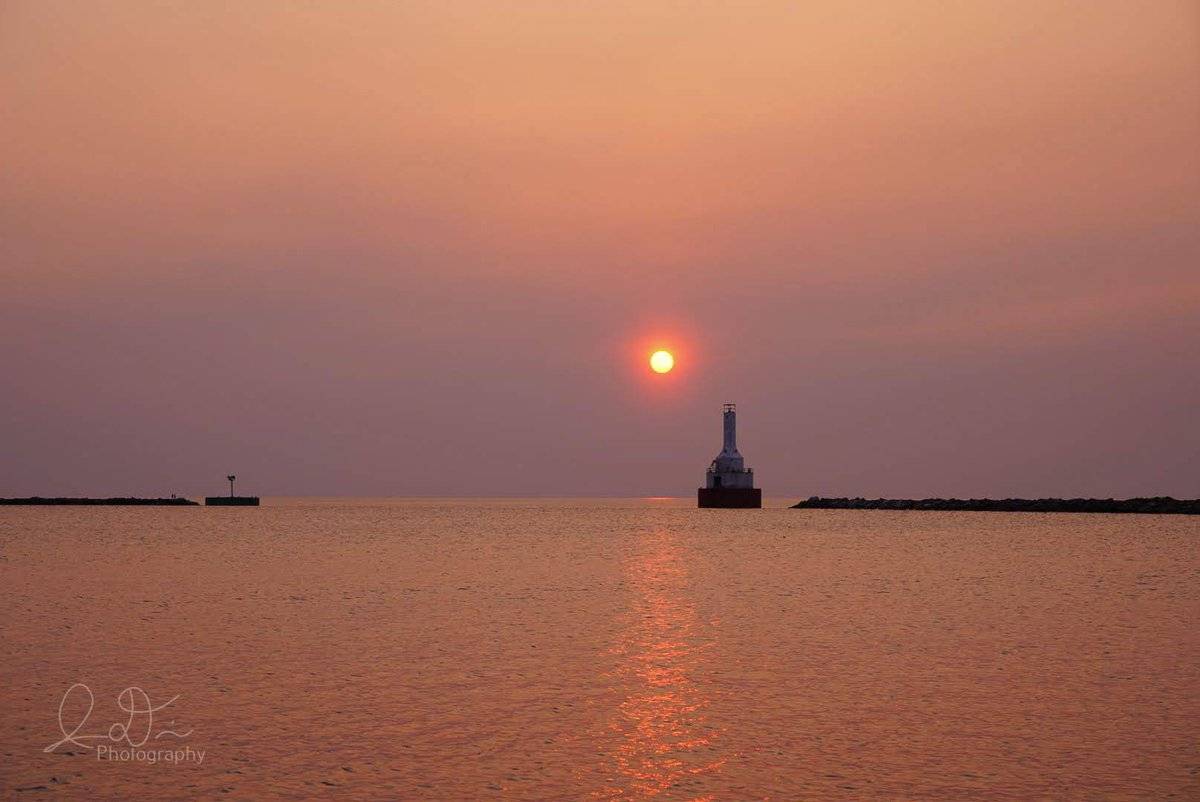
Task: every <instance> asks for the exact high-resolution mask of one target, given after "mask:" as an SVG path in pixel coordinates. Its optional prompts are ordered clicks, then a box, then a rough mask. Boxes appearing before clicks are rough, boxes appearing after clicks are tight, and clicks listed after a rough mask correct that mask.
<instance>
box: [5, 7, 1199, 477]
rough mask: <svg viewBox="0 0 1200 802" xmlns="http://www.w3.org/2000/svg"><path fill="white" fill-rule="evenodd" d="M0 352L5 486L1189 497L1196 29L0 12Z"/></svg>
mask: <svg viewBox="0 0 1200 802" xmlns="http://www.w3.org/2000/svg"><path fill="white" fill-rule="evenodd" d="M0 342H2V343H3V350H2V351H0V376H2V377H3V379H2V381H3V385H2V392H0V445H2V447H3V448H2V453H3V456H2V457H0V495H26V494H33V493H41V494H57V493H64V494H93V495H95V494H109V493H122V494H125V493H128V494H154V493H170V492H179V493H186V494H203V493H205V492H220V491H221V489H222V487H223V485H224V482H223V477H224V475H225V474H226V473H228V472H230V471H233V472H236V473H238V474H239V475H241V476H242V477H243V478H244V489H245V490H246V491H247V492H251V491H256V492H260V493H263V494H297V495H298V494H347V495H491V494H497V495H500V494H503V495H513V494H529V495H571V494H581V495H590V494H606V495H625V494H629V495H654V494H685V493H690V492H693V490H694V488H695V487H696V486H697V485H698V484H700V482H701V480H702V478H703V472H704V468H705V467H706V465H707V463H708V461H709V460H710V459H711V458H712V457H713V456H714V455H715V453H716V451H717V450H718V449H719V446H720V408H721V403H722V402H724V401H727V400H733V401H737V402H738V404H739V409H740V410H741V433H742V437H741V445H742V447H743V451H744V453H745V455H746V457H747V461H748V463H749V464H750V465H751V466H752V467H754V468H755V469H756V471H757V472H758V475H759V478H760V483H761V484H762V486H763V487H764V488H765V492H766V493H767V495H769V496H787V497H802V496H807V495H811V494H821V495H843V494H848V495H893V496H913V495H915V496H926V495H959V496H964V495H993V496H996V495H1001V496H1006V495H1026V496H1028V495H1097V496H1126V495H1144V494H1172V495H1176V496H1187V497H1195V496H1197V495H1200V425H1197V421H1198V420H1200V415H1198V413H1197V410H1200V369H1197V365H1200V11H1198V10H1197V6H1196V4H1195V3H1192V2H1177V3H1173V2H1166V1H1164V2H1155V3H1138V2H1122V3H1114V2H1095V1H1094V0H1093V1H1089V2H1078V3H1071V2H1066V3H1052V4H1051V3H1045V2H1025V3H1011V2H1004V3H1001V2H996V3H982V2H980V3H966V4H943V3H934V2H878V3H857V4H842V3H829V4H809V3H791V2H766V3H675V2H672V3H665V2H664V3H655V2H646V1H645V0H641V1H639V2H628V3H620V2H618V3H613V2H608V3H565V2H561V0H555V2H530V3H518V4H507V3H470V2H444V1H441V2H429V3H403V2H379V3H370V2H356V3H334V2H329V3H306V4H291V3H245V4H203V3H199V4H191V3H149V2H147V3H139V2H121V3H106V2H89V3H68V2H54V1H52V0H37V2H32V1H30V2H24V1H23V0H16V2H13V1H12V0H10V1H9V2H6V3H4V5H3V6H0ZM657 344H668V345H670V346H672V347H673V348H674V349H675V350H676V352H677V356H678V357H679V368H678V369H677V371H676V372H675V373H673V374H671V375H669V376H667V377H660V378H657V379H652V377H651V376H649V375H648V372H647V370H648V369H647V368H646V365H645V357H646V356H648V354H649V351H650V350H652V347H651V346H654V345H657Z"/></svg>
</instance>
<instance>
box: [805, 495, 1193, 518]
mask: <svg viewBox="0 0 1200 802" xmlns="http://www.w3.org/2000/svg"><path fill="white" fill-rule="evenodd" d="M792 509H794V510H939V511H947V512H1120V513H1143V514H1153V515H1200V499H1174V498H1171V497H1170V496H1155V497H1153V498H1127V499H1112V498H1004V499H990V498H968V499H961V498H922V499H912V498H874V499H871V498H821V497H819V496H812V497H810V498H808V499H806V500H804V501H801V502H800V503H799V504H793V505H792Z"/></svg>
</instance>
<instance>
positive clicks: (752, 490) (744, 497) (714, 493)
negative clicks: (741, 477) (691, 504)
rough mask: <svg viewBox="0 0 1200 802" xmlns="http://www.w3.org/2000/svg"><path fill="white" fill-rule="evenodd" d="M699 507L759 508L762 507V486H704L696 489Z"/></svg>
mask: <svg viewBox="0 0 1200 802" xmlns="http://www.w3.org/2000/svg"><path fill="white" fill-rule="evenodd" d="M696 502H697V506H699V507H726V508H737V509H759V508H761V507H762V488H758V487H702V488H700V489H699V490H697V491H696Z"/></svg>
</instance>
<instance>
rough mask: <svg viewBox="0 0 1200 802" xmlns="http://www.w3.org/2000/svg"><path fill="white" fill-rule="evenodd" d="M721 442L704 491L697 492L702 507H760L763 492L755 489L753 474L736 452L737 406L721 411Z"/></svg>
mask: <svg viewBox="0 0 1200 802" xmlns="http://www.w3.org/2000/svg"><path fill="white" fill-rule="evenodd" d="M721 418H722V421H721V423H722V428H723V434H724V442H723V443H722V445H721V453H720V454H718V455H717V458H716V459H714V460H713V461H712V464H711V465H709V466H708V472H707V473H705V475H704V487H702V488H700V489H699V490H697V491H696V496H697V502H698V505H699V506H701V507H755V508H757V507H761V506H762V490H760V489H759V488H757V487H755V486H754V471H752V470H750V469H749V468H747V467H746V461H745V460H744V459H743V458H742V454H741V452H739V451H738V448H737V406H736V405H734V404H725V405H724V407H722V408H721Z"/></svg>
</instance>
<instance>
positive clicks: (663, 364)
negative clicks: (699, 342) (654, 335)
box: [650, 351, 675, 373]
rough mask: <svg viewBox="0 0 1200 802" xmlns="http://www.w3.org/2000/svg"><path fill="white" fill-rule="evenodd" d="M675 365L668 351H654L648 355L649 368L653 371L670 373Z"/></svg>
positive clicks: (673, 358)
mask: <svg viewBox="0 0 1200 802" xmlns="http://www.w3.org/2000/svg"><path fill="white" fill-rule="evenodd" d="M673 367H675V357H673V356H671V352H670V351H655V352H654V353H653V354H651V355H650V369H651V370H653V371H654V372H655V373H670V372H671V368H673Z"/></svg>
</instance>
